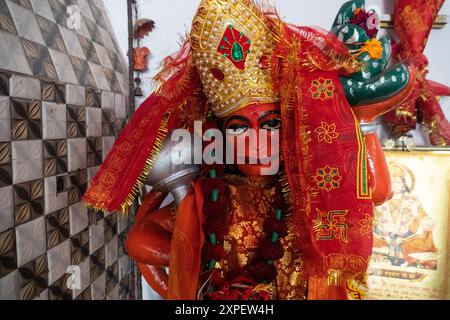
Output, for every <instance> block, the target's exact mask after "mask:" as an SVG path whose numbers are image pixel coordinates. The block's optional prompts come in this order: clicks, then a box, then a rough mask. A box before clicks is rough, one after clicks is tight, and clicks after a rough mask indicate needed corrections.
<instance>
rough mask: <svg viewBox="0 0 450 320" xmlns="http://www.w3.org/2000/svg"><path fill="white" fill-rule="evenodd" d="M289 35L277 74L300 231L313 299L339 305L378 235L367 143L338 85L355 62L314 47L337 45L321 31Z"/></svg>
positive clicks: (276, 57)
mask: <svg viewBox="0 0 450 320" xmlns="http://www.w3.org/2000/svg"><path fill="white" fill-rule="evenodd" d="M283 32H284V34H283V36H282V37H281V39H282V40H281V41H280V43H279V45H278V47H277V48H276V51H275V53H274V60H273V64H274V66H273V70H274V71H275V72H277V73H278V74H276V77H275V80H276V86H277V88H278V90H279V92H280V93H281V113H282V119H283V137H282V149H283V154H284V159H285V168H286V174H287V177H288V180H289V185H290V188H291V192H292V210H293V223H294V230H295V232H296V235H297V237H298V245H299V247H300V250H301V251H302V252H303V254H304V257H305V267H306V272H307V274H308V275H309V277H310V280H311V287H310V288H311V291H310V294H311V296H310V297H309V298H314V297H315V298H320V299H323V298H327V297H328V298H332V299H333V298H337V297H339V296H342V295H344V293H345V286H343V285H342V284H343V283H345V280H346V279H350V278H352V277H354V276H355V275H359V274H364V273H365V271H366V268H367V265H368V259H369V257H370V254H371V249H372V248H371V246H372V238H371V237H372V236H371V234H370V233H369V234H367V233H365V232H363V231H362V230H361V220H364V219H365V217H366V216H367V215H369V216H372V210H373V203H372V199H371V188H370V175H369V171H368V167H367V165H368V163H367V158H366V150H365V144H364V138H363V134H362V132H361V129H360V127H359V124H358V122H357V121H356V119H355V116H354V114H353V112H352V110H351V107H350V105H349V104H348V102H347V100H346V98H345V94H344V92H343V89H342V86H341V84H340V81H339V78H338V73H339V72H343V71H345V70H343V66H344V65H343V64H342V63H339V62H342V61H351V59H348V60H346V59H345V54H342V55H341V57H340V59H339V60H336V59H337V57H336V56H330V55H327V53H328V52H336V49H339V48H336V45H334V44H332V43H330V44H329V48H327V47H326V46H325V48H324V47H321V48H319V47H317V46H316V45H315V42H313V41H309V39H316V40H317V39H321V38H322V39H323V41H318V42H321V43H322V44H323V43H327V40H328V41H330V40H331V38H330V39H328V38H326V36H325V35H323V34H320V33H319V32H317V31H315V30H312V29H308V28H304V29H294V28H292V27H290V26H287V25H285V26H284V30H283ZM332 46H334V50H331V49H330V48H331V47H332ZM333 61H335V63H334V64H333ZM320 67H321V68H320ZM314 284H317V285H314ZM324 285H325V287H324ZM313 288H316V289H317V290H314V289H313ZM327 288H328V289H327ZM319 289H320V290H319Z"/></svg>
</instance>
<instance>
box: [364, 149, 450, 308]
mask: <svg viewBox="0 0 450 320" xmlns="http://www.w3.org/2000/svg"><path fill="white" fill-rule="evenodd" d="M385 155H386V160H387V163H388V166H389V170H390V173H391V182H392V190H393V194H394V195H393V198H392V199H391V200H390V201H388V202H386V203H384V204H383V205H381V206H379V207H377V208H376V209H375V212H374V222H373V225H374V246H373V253H372V257H371V262H370V265H369V270H368V277H367V285H368V289H369V291H368V299H369V300H443V299H449V298H450V292H449V290H448V285H449V276H450V274H449V267H450V266H449V257H450V254H449V253H450V236H449V235H448V233H449V231H450V223H449V222H450V220H449V215H450V149H449V150H442V151H437V150H436V151H423V150H420V151H412V152H402V151H386V152H385Z"/></svg>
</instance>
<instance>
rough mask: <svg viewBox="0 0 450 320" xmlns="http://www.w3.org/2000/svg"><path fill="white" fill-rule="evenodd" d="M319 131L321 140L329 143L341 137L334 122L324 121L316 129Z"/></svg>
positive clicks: (318, 135)
mask: <svg viewBox="0 0 450 320" xmlns="http://www.w3.org/2000/svg"><path fill="white" fill-rule="evenodd" d="M314 132H315V133H317V139H318V140H319V142H322V141H325V142H327V143H333V140H334V139H336V138H337V137H339V133H337V132H336V125H335V124H334V123H332V124H328V123H326V122H322V123H321V125H320V127H318V128H317V129H316V130H315V131H314Z"/></svg>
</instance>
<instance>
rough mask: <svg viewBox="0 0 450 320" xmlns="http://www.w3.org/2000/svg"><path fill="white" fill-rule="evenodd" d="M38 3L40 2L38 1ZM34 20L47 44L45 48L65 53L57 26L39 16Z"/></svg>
mask: <svg viewBox="0 0 450 320" xmlns="http://www.w3.org/2000/svg"><path fill="white" fill-rule="evenodd" d="M38 1H39V2H41V1H40V0H38ZM43 1H47V0H43ZM36 18H37V22H38V24H39V28H40V29H41V31H42V36H43V37H44V40H45V42H46V43H47V47H49V48H51V49H54V50H58V51H61V52H64V53H66V52H67V49H66V45H65V44H64V40H63V38H62V35H61V32H60V31H59V27H58V25H57V24H56V23H54V22H53V21H50V20H48V19H45V18H44V17H41V16H36Z"/></svg>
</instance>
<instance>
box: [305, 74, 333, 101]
mask: <svg viewBox="0 0 450 320" xmlns="http://www.w3.org/2000/svg"><path fill="white" fill-rule="evenodd" d="M334 90H335V87H334V84H333V81H332V80H331V79H324V78H322V77H320V78H318V79H316V80H313V81H312V83H311V88H310V89H309V91H311V94H312V97H313V99H316V100H322V101H325V100H327V99H331V98H332V97H333V96H334Z"/></svg>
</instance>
